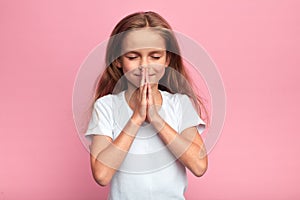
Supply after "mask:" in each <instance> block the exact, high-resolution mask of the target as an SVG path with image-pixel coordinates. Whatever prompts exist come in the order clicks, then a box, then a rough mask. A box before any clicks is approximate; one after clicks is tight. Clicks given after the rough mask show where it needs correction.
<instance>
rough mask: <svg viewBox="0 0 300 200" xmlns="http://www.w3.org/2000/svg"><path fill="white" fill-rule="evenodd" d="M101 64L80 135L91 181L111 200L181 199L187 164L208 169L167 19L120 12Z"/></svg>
mask: <svg viewBox="0 0 300 200" xmlns="http://www.w3.org/2000/svg"><path fill="white" fill-rule="evenodd" d="M106 65H107V68H106V69H105V71H104V72H103V74H102V75H101V77H100V79H99V82H98V84H97V88H96V95H95V102H94V104H93V105H94V106H93V111H92V117H91V120H90V122H89V125H88V130H87V132H86V134H85V135H86V137H88V138H89V139H91V140H92V143H91V146H90V152H91V157H90V158H91V168H92V172H93V177H94V179H95V181H96V182H97V183H98V184H100V185H101V186H106V185H108V184H110V193H109V199H111V200H119V199H122V200H126V199H129V200H134V199H138V200H140V199H154V200H157V199H163V200H168V199H184V192H185V190H186V187H187V177H186V167H187V168H188V169H189V170H190V171H191V172H192V173H193V174H194V175H195V176H197V177H200V176H202V175H203V174H204V173H205V171H206V169H207V155H206V151H205V147H204V143H203V141H202V139H201V136H200V134H199V133H201V132H202V131H203V130H204V128H205V125H206V124H205V122H204V121H203V120H202V119H201V118H200V117H199V114H200V110H201V109H199V108H200V105H202V103H201V101H200V99H199V98H198V97H197V95H196V94H195V92H194V91H193V89H192V87H190V84H191V82H190V79H189V77H188V74H187V73H186V71H185V68H184V65H183V61H182V58H181V56H180V51H179V46H178V43H177V41H176V38H175V36H174V34H173V33H172V29H171V27H170V25H169V24H168V23H167V21H166V20H165V19H163V18H162V17H161V16H160V15H158V14H157V13H154V12H138V13H133V14H131V15H129V16H127V17H125V18H124V19H122V20H121V21H120V22H119V23H118V24H117V25H116V27H115V28H114V30H113V32H112V34H111V38H110V40H109V42H108V46H107V51H106ZM195 106H196V108H195ZM202 106H203V105H202ZM197 110H198V112H199V114H198V112H197Z"/></svg>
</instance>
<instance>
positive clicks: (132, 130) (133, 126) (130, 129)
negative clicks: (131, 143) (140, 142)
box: [123, 118, 140, 137]
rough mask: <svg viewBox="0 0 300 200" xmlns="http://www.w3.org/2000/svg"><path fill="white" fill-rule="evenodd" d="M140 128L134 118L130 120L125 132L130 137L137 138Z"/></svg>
mask: <svg viewBox="0 0 300 200" xmlns="http://www.w3.org/2000/svg"><path fill="white" fill-rule="evenodd" d="M139 128H140V125H138V124H137V123H136V122H135V121H134V120H133V119H132V118H130V119H129V120H128V122H127V124H126V125H125V127H124V129H123V131H124V133H126V134H127V135H129V136H131V137H135V136H136V134H137V132H138V130H139Z"/></svg>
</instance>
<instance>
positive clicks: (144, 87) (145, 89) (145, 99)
mask: <svg viewBox="0 0 300 200" xmlns="http://www.w3.org/2000/svg"><path fill="white" fill-rule="evenodd" d="M147 89H148V88H147V84H144V85H143V92H142V102H143V103H144V104H146V102H147Z"/></svg>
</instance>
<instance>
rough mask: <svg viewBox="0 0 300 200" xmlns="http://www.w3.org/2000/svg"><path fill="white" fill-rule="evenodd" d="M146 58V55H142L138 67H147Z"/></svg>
mask: <svg viewBox="0 0 300 200" xmlns="http://www.w3.org/2000/svg"><path fill="white" fill-rule="evenodd" d="M148 64H149V62H148V58H147V57H142V59H141V62H140V67H139V68H140V69H143V68H146V67H148Z"/></svg>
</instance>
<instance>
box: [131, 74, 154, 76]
mask: <svg viewBox="0 0 300 200" xmlns="http://www.w3.org/2000/svg"><path fill="white" fill-rule="evenodd" d="M133 75H134V76H142V75H141V74H133ZM154 75H155V74H149V75H148V76H154Z"/></svg>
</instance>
